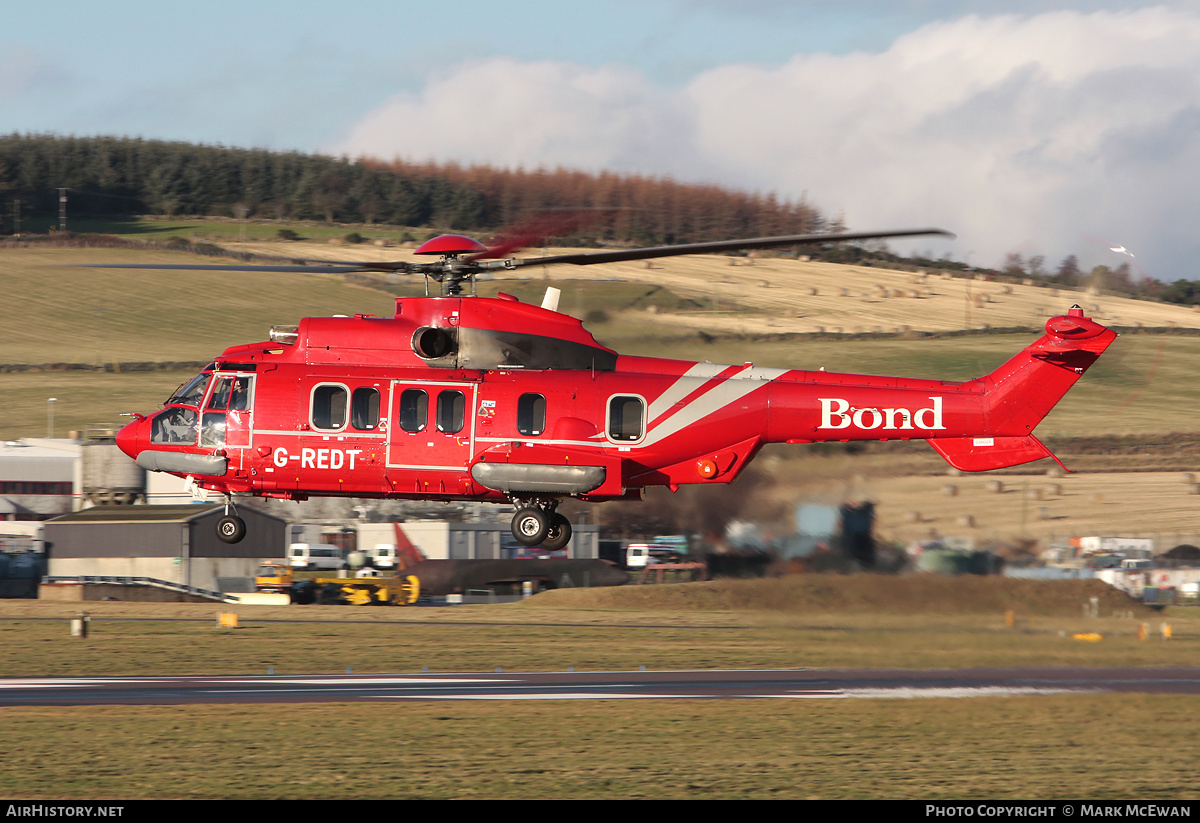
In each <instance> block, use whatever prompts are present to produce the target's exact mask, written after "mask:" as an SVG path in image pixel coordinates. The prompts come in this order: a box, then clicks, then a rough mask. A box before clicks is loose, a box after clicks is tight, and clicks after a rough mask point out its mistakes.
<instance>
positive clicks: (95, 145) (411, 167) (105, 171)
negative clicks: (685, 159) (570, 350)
mask: <svg viewBox="0 0 1200 823" xmlns="http://www.w3.org/2000/svg"><path fill="white" fill-rule="evenodd" d="M63 188H65V189H69V192H68V195H67V196H68V198H69V202H70V211H71V214H72V216H91V217H107V218H123V217H131V216H138V215H150V214H152V215H164V216H167V217H175V216H185V215H186V216H220V217H237V218H269V219H276V220H304V221H312V220H316V221H324V222H327V223H352V224H367V225H370V224H376V223H379V224H389V225H396V226H406V227H431V228H437V229H451V230H456V231H474V232H481V231H488V230H491V229H496V228H499V227H502V226H506V225H509V224H513V223H515V222H518V221H522V220H525V221H528V220H529V219H530V215H533V214H537V213H539V212H547V211H551V210H563V209H575V210H591V211H592V212H594V213H595V214H596V215H598V216H599V215H603V216H605V218H606V219H604V220H598V219H597V220H594V221H590V222H585V223H584V224H583V225H582V226H580V227H578V228H575V229H574V233H575V235H576V236H575V238H574V239H576V240H578V241H580V242H581V243H586V242H588V241H591V242H605V241H611V242H618V243H619V242H634V243H690V242H704V241H707V240H720V239H728V238H731V237H757V236H766V235H776V234H802V233H808V232H814V231H820V230H823V229H826V228H829V227H830V226H829V224H827V222H826V220H825V219H824V218H823V217H822V216H821V214H820V213H819V212H818V211H817V210H816V209H815V208H813V207H812V206H810V205H809V204H808V203H806V202H804V201H800V202H792V201H788V200H782V199H779V198H777V197H776V196H775V195H774V194H748V193H744V192H737V191H732V190H729V189H724V188H721V187H718V186H710V185H695V184H684V183H678V182H675V181H674V180H671V179H670V178H662V177H653V176H643V175H619V174H613V173H608V172H602V173H598V174H592V173H587V172H579V171H571V170H567V169H562V168H556V169H544V168H539V169H520V168H518V169H496V168H491V167H486V166H459V165H456V164H452V163H446V164H437V163H411V162H403V161H394V162H382V161H377V160H368V159H362V160H350V159H349V158H346V157H340V158H339V157H329V156H325V155H319V154H302V153H300V152H277V151H267V150H263V149H239V148H227V147H223V146H207V145H196V144H192V143H184V142H167V141H159V140H144V139H140V138H129V137H62V136H56V135H22V134H9V135H7V136H0V214H3V215H6V216H8V217H7V219H4V220H3V221H2V222H0V233H3V232H11V231H12V230H13V221H12V218H11V215H12V214H13V210H14V208H19V209H20V214H21V215H24V216H27V217H34V216H42V217H50V216H53V215H56V214H57V213H58V197H59V189H63ZM18 202H19V206H18V205H16V204H17V203H18Z"/></svg>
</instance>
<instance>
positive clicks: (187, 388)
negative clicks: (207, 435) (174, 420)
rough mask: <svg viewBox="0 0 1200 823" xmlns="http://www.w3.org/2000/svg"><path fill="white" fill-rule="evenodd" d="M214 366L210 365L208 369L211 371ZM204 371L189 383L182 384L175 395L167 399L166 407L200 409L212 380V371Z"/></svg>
mask: <svg viewBox="0 0 1200 823" xmlns="http://www.w3.org/2000/svg"><path fill="white" fill-rule="evenodd" d="M212 368H213V364H209V365H208V366H207V367H206V369H208V370H211V369H212ZM208 370H206V371H203V372H201V373H200V374H198V375H196V376H195V377H193V378H192V379H191V380H190V381H189V382H187V383H184V384H181V385H180V387H179V388H178V389H176V390H175V393H174V394H172V395H171V396H170V397H168V398H167V402H166V403H164V404H163V405H164V406H170V405H179V406H195V407H197V408H199V406H200V401H201V400H203V399H204V390H205V389H207V388H208V381H209V380H211V379H212V373H211V371H208Z"/></svg>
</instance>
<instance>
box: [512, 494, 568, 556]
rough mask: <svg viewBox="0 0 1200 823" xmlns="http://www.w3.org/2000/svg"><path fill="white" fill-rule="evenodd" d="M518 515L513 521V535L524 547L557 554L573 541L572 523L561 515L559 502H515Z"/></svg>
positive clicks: (551, 500) (552, 500)
mask: <svg viewBox="0 0 1200 823" xmlns="http://www.w3.org/2000/svg"><path fill="white" fill-rule="evenodd" d="M513 503H514V504H515V505H516V506H517V513H516V514H514V515H513V519H512V533H513V537H514V538H516V541H517V542H518V543H520V544H521V545H522V546H541V547H542V548H543V549H545V550H546V551H550V552H556V551H558V550H559V549H562V548H565V547H566V545H567V543H569V542H570V541H571V523H570V521H569V520H567V518H566V517H564V516H563V515H561V514H559V513H558V512H557V511H556V509H557V508H558V501H557V500H554V499H550V500H514V501H513Z"/></svg>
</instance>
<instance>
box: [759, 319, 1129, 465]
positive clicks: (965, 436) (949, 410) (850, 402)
mask: <svg viewBox="0 0 1200 823" xmlns="http://www.w3.org/2000/svg"><path fill="white" fill-rule="evenodd" d="M1116 336H1117V335H1116V333H1115V332H1113V331H1112V330H1111V329H1108V328H1105V327H1104V326H1102V325H1100V324H1099V323H1096V322H1095V321H1093V320H1090V319H1088V318H1087V317H1084V316H1083V310H1082V309H1080V308H1079V307H1078V306H1075V307H1073V308H1072V309H1071V310H1070V312H1068V313H1067V314H1066V315H1062V316H1059V317H1054V318H1051V319H1050V320H1049V321H1047V323H1046V333H1045V334H1044V335H1043V336H1042V337H1041V338H1039V339H1038V340H1037V341H1035V342H1034V343H1033V344H1032V345H1030V346H1027V347H1026V348H1025V349H1023V350H1022V351H1021V352H1019V353H1018V354H1017V355H1016V356H1014V357H1013V358H1011V359H1010V360H1009V361H1008V362H1007V363H1005V364H1004V365H1002V366H1000V368H998V369H996V370H995V371H993V372H992V373H991V374H988V375H985V376H983V377H980V378H977V379H975V380H969V381H967V382H965V383H951V382H945V381H935V380H922V379H903V378H890V377H888V378H882V377H870V376H865V375H852V374H829V373H825V372H792V373H790V374H789V375H788V377H787V378H784V379H783V380H779V381H777V382H776V383H775V384H774V386H775V392H774V393H773V394H772V396H771V399H770V401H769V404H768V405H769V409H770V413H769V416H768V426H767V431H766V437H765V438H764V440H765V442H788V443H805V442H807V443H812V442H827V441H842V442H848V441H851V440H928V441H929V444H930V445H931V446H932V447H933V449H934V450H935V451H937V453H938V454H940V455H941V456H942V457H943V458H944V459H945V460H946V461H947V462H948V463H950V465H952V466H954V467H955V468H958V469H961V470H963V471H985V470H988V469H999V468H1005V467H1008V466H1016V465H1020V464H1022V463H1028V462H1031V461H1034V460H1040V459H1042V458H1045V457H1050V458H1052V459H1055V460H1057V458H1055V457H1054V455H1053V454H1052V453H1051V452H1050V450H1049V449H1047V448H1046V446H1045V445H1044V444H1042V442H1041V441H1039V440H1038V439H1037V438H1036V437H1034V436H1033V430H1034V428H1035V427H1036V426H1037V425H1038V423H1040V422H1041V420H1042V418H1044V417H1045V416H1046V415H1047V414H1048V413H1049V412H1050V410H1051V409H1053V408H1054V406H1055V404H1057V403H1058V401H1059V400H1061V399H1062V397H1063V395H1064V394H1066V393H1067V390H1068V389H1070V388H1071V386H1073V385H1074V384H1075V381H1077V380H1078V379H1079V378H1080V377H1081V376H1082V375H1083V373H1084V372H1085V371H1087V370H1088V368H1089V367H1090V366H1091V365H1092V363H1094V362H1095V361H1096V358H1098V357H1099V356H1100V355H1101V354H1102V353H1103V352H1104V350H1105V349H1107V348H1108V346H1109V344H1111V343H1112V341H1113V340H1114V339H1116ZM814 388H816V389H817V391H816V394H815V397H814V392H813V389H814ZM814 400H815V407H814Z"/></svg>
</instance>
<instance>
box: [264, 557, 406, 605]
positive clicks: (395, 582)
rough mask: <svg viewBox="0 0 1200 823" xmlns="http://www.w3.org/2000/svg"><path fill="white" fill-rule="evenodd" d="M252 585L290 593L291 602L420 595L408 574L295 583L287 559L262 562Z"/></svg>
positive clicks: (390, 600)
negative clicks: (404, 575)
mask: <svg viewBox="0 0 1200 823" xmlns="http://www.w3.org/2000/svg"><path fill="white" fill-rule="evenodd" d="M360 574H362V573H361V572H360ZM374 574H378V572H374ZM254 589H255V591H260V592H278V593H279V594H286V595H289V596H290V597H291V598H292V602H293V603H348V604H350V605H351V606H369V605H381V606H411V605H412V604H413V603H416V602H417V598H418V597H420V596H421V584H420V582H419V581H418V580H417V578H416V577H415V576H413V575H411V574H410V575H408V576H407V577H375V576H370V577H367V576H363V577H317V578H314V579H312V580H303V581H300V582H299V583H298V584H297V583H296V581H295V580H294V579H293V577H292V568H291V566H290V565H288V564H287V562H286V561H280V562H275V561H267V562H265V563H263V564H261V565H260V566H259V567H258V573H257V575H256V576H255V578H254Z"/></svg>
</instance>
